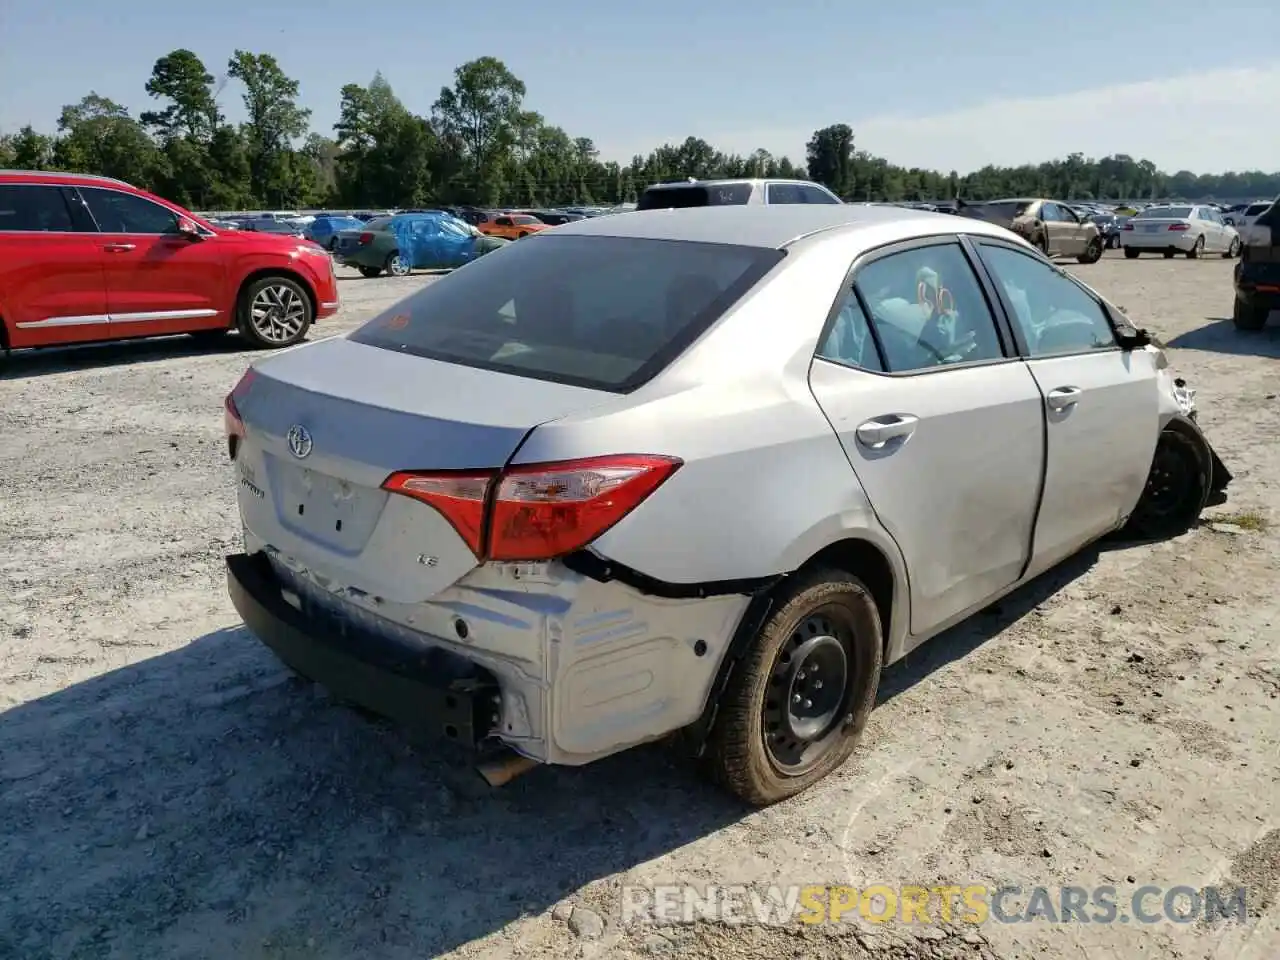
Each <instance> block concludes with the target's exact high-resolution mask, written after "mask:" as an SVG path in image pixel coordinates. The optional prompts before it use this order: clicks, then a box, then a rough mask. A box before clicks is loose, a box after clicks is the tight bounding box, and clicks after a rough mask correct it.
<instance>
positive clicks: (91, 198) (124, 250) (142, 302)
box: [77, 187, 232, 337]
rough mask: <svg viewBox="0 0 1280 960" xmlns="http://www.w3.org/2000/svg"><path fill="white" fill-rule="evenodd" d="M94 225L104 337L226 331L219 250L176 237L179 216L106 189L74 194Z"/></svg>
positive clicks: (227, 307)
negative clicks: (103, 294) (106, 321)
mask: <svg viewBox="0 0 1280 960" xmlns="http://www.w3.org/2000/svg"><path fill="white" fill-rule="evenodd" d="M77 190H78V192H79V194H80V196H81V197H82V198H83V200H84V205H85V207H86V208H87V209H88V211H89V212H90V213H91V214H92V215H93V219H94V220H95V221H96V222H97V224H98V230H99V232H98V234H97V240H98V242H99V245H100V249H101V250H102V266H103V270H104V271H105V273H106V279H107V310H108V312H109V313H110V314H111V336H113V337H142V336H147V337H153V336H162V335H166V334H174V333H185V332H187V331H191V330H204V329H212V328H222V327H229V326H230V325H231V320H232V317H231V309H232V304H231V297H230V295H229V293H228V291H227V290H226V265H225V260H226V246H225V242H224V241H222V240H220V239H219V237H218V236H217V234H214V233H210V232H208V231H204V230H201V238H200V239H191V238H189V237H188V236H187V235H185V234H183V233H181V232H179V230H178V223H179V221H180V219H181V215H180V214H178V213H177V212H176V211H174V210H171V209H170V208H169V207H166V206H162V205H161V204H159V203H156V202H155V201H154V200H148V199H147V198H146V197H141V196H138V195H137V194H134V193H126V192H124V191H123V190H115V189H112V188H110V187H78V188H77Z"/></svg>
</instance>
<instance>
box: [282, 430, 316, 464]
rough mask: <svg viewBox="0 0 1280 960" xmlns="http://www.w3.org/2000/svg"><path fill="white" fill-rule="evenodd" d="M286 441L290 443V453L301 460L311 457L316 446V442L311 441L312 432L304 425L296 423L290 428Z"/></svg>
mask: <svg viewBox="0 0 1280 960" xmlns="http://www.w3.org/2000/svg"><path fill="white" fill-rule="evenodd" d="M286 439H287V440H288V442H289V452H290V453H292V454H293V455H294V456H295V457H297V458H298V459H299V460H301V459H302V458H304V457H309V456H311V448H312V447H313V446H314V442H313V441H312V439H311V432H310V431H309V430H308V429H307V428H306V427H304V426H303V425H302V424H300V423H295V424H294V425H293V426H292V427H290V428H289V434H288V436H287V437H286Z"/></svg>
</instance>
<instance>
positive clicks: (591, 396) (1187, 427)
mask: <svg viewBox="0 0 1280 960" xmlns="http://www.w3.org/2000/svg"><path fill="white" fill-rule="evenodd" d="M1166 366H1167V365H1166V361H1165V356H1164V354H1163V352H1162V351H1161V350H1160V349H1159V348H1158V347H1157V346H1155V345H1154V344H1152V343H1151V341H1150V339H1149V338H1148V337H1147V336H1146V335H1145V334H1144V333H1143V332H1142V331H1139V330H1135V329H1133V328H1132V327H1131V326H1129V324H1128V323H1127V322H1126V320H1125V317H1124V315H1123V313H1121V312H1120V311H1119V310H1118V309H1117V308H1115V307H1113V306H1112V305H1111V304H1109V303H1107V302H1106V301H1105V300H1104V299H1103V298H1102V297H1100V296H1098V295H1097V294H1096V293H1095V292H1093V291H1092V290H1090V289H1089V288H1088V287H1086V286H1085V285H1083V284H1081V283H1080V282H1079V281H1077V280H1075V279H1074V278H1073V277H1071V276H1070V275H1069V274H1067V273H1066V272H1064V271H1063V270H1062V269H1060V268H1058V267H1057V266H1055V265H1053V264H1052V263H1050V262H1049V261H1048V260H1046V259H1045V258H1044V257H1043V256H1042V255H1041V254H1040V253H1039V252H1038V251H1036V250H1035V249H1034V248H1032V247H1031V246H1030V245H1028V244H1027V243H1026V242H1024V241H1023V240H1021V239H1019V238H1018V237H1016V236H1015V235H1014V234H1012V233H1010V232H1008V231H1007V230H1005V229H1003V228H1001V227H998V226H994V225H992V224H988V223H984V222H981V221H976V220H968V219H962V218H958V217H953V216H947V215H944V214H933V213H921V212H915V211H907V210H902V209H897V208H891V207H868V206H846V205H834V204H833V205H811V206H807V205H796V206H766V205H759V206H756V205H744V206H738V207H720V208H714V207H712V208H702V209H688V210H674V211H672V210H658V211H650V212H637V213H632V214H628V215H627V216H621V217H619V216H615V217H603V218H598V219H588V220H582V221H578V222H575V223H569V224H565V225H563V226H560V227H557V228H556V229H555V230H554V231H547V232H546V233H544V234H541V235H538V236H535V237H531V238H529V239H528V240H526V241H525V242H522V243H518V244H513V245H511V246H510V247H508V248H504V249H503V250H501V251H497V252H496V253H494V254H493V255H491V256H487V257H484V258H482V259H480V260H477V261H475V262H474V263H470V264H468V265H466V266H465V267H463V268H461V269H459V270H457V271H455V272H454V273H453V274H451V275H449V276H447V277H444V278H443V279H441V280H439V281H438V282H436V283H434V284H432V285H431V286H428V287H426V288H424V289H422V290H420V291H419V292H417V293H415V294H413V295H412V296H410V297H409V298H407V299H406V300H404V301H402V302H401V303H399V304H397V305H395V306H394V307H392V308H390V309H389V310H387V311H386V313H384V314H383V315H381V316H379V317H377V318H376V319H374V320H373V321H371V322H369V323H368V324H366V325H365V326H363V327H361V328H359V329H358V330H356V331H354V332H353V333H351V334H349V335H348V336H346V337H337V338H333V339H328V340H323V341H320V342H317V343H313V344H308V345H305V346H302V347H299V348H296V349H293V350H290V351H286V352H284V353H281V354H278V355H276V356H273V357H271V358H268V359H266V360H263V361H260V362H258V363H256V364H255V365H254V366H253V367H252V368H251V369H250V370H249V371H248V372H247V373H246V374H245V376H244V378H243V379H242V380H241V382H240V383H239V384H238V385H237V386H236V388H235V389H234V391H233V392H232V393H231V394H230V395H229V396H228V398H227V404H226V425H227V434H228V446H229V453H230V455H231V458H232V460H233V461H234V470H235V474H236V481H237V483H238V491H239V508H240V513H241V516H242V519H243V526H244V551H243V552H242V553H240V554H236V555H234V556H231V557H229V558H228V561H227V564H228V579H229V587H230V591H231V596H232V598H233V601H234V603H235V605H236V608H237V609H238V610H239V612H240V613H241V615H242V616H243V618H244V620H245V622H246V623H247V625H248V626H249V628H250V629H251V630H252V631H253V632H254V633H255V634H257V636H258V637H260V638H261V639H262V640H263V641H264V642H265V643H266V644H268V645H269V646H270V647H271V648H272V649H273V650H275V651H276V653H277V654H278V655H279V656H280V658H281V659H282V660H284V661H285V662H286V663H287V664H289V665H290V666H292V667H293V668H294V669H295V670H297V671H298V672H299V673H301V674H303V675H304V676H307V677H309V678H311V679H313V680H316V681H318V682H320V683H322V684H324V685H325V686H327V687H328V688H330V690H332V691H333V692H334V693H335V695H337V696H338V697H340V698H342V699H347V700H350V701H354V702H356V703H358V704H362V705H364V706H365V707H367V708H369V709H371V710H374V711H377V712H379V713H382V714H384V715H386V716H389V717H392V718H394V719H396V720H398V721H400V722H402V723H405V724H411V725H413V726H416V727H420V728H422V727H425V728H429V729H432V730H433V731H436V732H439V733H443V734H444V735H445V736H447V737H450V738H452V739H454V740H457V741H460V742H463V743H466V744H468V745H480V744H486V743H489V744H492V743H494V742H498V743H501V744H505V745H506V748H509V749H510V750H513V751H515V753H513V754H510V756H519V757H522V758H524V760H525V761H535V762H542V763H555V764H583V763H587V762H589V761H592V760H595V759H597V758H599V757H603V756H606V755H608V754H612V753H615V752H617V751H619V750H622V749H624V748H626V747H629V746H632V745H634V744H639V743H643V742H646V741H652V740H655V739H658V738H660V737H664V736H665V735H667V734H670V733H672V732H675V731H681V732H683V733H684V734H685V739H686V740H687V742H688V743H689V745H690V746H691V747H692V749H693V752H694V753H695V754H696V755H698V756H699V757H701V759H702V761H703V762H704V763H705V764H706V765H707V766H708V767H709V768H710V771H711V772H712V773H713V774H714V775H715V777H716V778H717V779H719V780H720V781H721V782H722V783H724V784H725V785H727V786H728V787H729V788H730V789H731V790H733V791H734V792H736V793H737V794H738V795H739V796H741V797H742V798H744V799H746V800H747V801H749V802H751V803H754V804H767V803H771V802H774V801H777V800H780V799H782V798H785V797H788V796H791V795H793V794H795V793H798V792H799V791H800V790H802V789H804V788H805V787H807V786H809V785H810V784H812V783H814V782H815V781H817V780H818V779H820V778H821V777H822V776H824V775H825V774H827V773H829V772H830V771H832V770H833V769H835V768H836V767H838V766H839V765H840V764H841V763H843V762H844V761H845V760H846V759H847V758H848V757H849V755H850V754H851V752H852V751H853V749H854V747H855V744H856V742H857V739H858V736H859V734H860V733H861V731H862V729H863V727H864V725H865V723H866V721H867V717H868V714H869V712H870V710H871V708H872V705H873V704H874V702H875V699H876V690H877V685H878V682H879V678H880V672H881V669H882V668H883V667H884V666H885V665H886V664H889V663H892V662H893V661H895V660H898V659H899V658H901V657H903V656H904V655H905V654H907V653H908V652H909V651H911V650H912V649H913V648H915V647H916V646H918V645H919V644H920V643H922V642H924V641H925V640H927V639H928V638H929V637H931V636H934V635H935V634H937V633H939V632H940V631H942V630H944V629H946V628H947V627H949V626H951V625H953V624H955V623H957V622H958V621H960V620H963V619H964V618H966V617H968V616H969V615H970V614H972V613H973V612H975V611H977V610H979V609H981V608H983V607H985V606H987V605H988V604H990V603H991V602H992V601H993V600H995V599H997V598H999V597H1000V596H1002V595H1003V594H1006V593H1008V592H1009V591H1011V590H1013V589H1014V588H1016V587H1017V586H1018V585H1020V584H1023V583H1025V582H1027V581H1028V580H1029V579H1031V578H1033V577H1035V576H1036V575H1038V574H1040V573H1042V572H1043V571H1045V570H1047V569H1048V568H1050V567H1052V566H1053V565H1055V564H1057V563H1058V562H1060V561H1061V560H1063V559H1064V558H1066V557H1068V556H1070V555H1071V554H1073V553H1075V552H1076V551H1078V550H1080V549H1081V548H1082V547H1084V546H1085V545H1086V544H1088V543H1089V542H1091V541H1093V540H1096V539H1097V538H1099V537H1102V536H1104V535H1106V534H1108V533H1111V532H1113V531H1117V530H1120V529H1122V528H1123V529H1126V530H1128V531H1130V532H1131V533H1133V534H1134V535H1138V536H1144V537H1160V536H1169V535H1172V534H1175V533H1178V532H1180V531H1182V530H1185V529H1187V528H1188V527H1189V526H1190V525H1191V524H1192V523H1193V522H1194V521H1195V519H1196V518H1197V516H1198V515H1199V513H1200V511H1201V509H1202V508H1203V507H1204V506H1205V504H1206V503H1208V502H1210V499H1211V498H1221V492H1222V490H1223V488H1224V487H1225V486H1226V484H1227V483H1228V481H1229V480H1230V479H1231V477H1230V474H1229V473H1228V472H1227V471H1226V469H1225V468H1224V467H1223V466H1222V464H1221V462H1220V461H1219V460H1218V458H1217V456H1216V455H1215V454H1214V452H1213V450H1212V449H1211V447H1210V445H1209V444H1208V442H1207V441H1206V440H1205V438H1204V436H1203V435H1202V434H1201V432H1200V430H1199V428H1198V427H1197V426H1196V422H1195V412H1194V396H1193V393H1192V392H1191V391H1190V390H1188V389H1187V388H1186V387H1185V385H1184V384H1182V382H1181V381H1177V380H1174V379H1173V378H1172V377H1171V375H1170V373H1169V371H1168V370H1167V368H1166Z"/></svg>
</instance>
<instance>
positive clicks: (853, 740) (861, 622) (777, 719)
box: [706, 569, 884, 807]
mask: <svg viewBox="0 0 1280 960" xmlns="http://www.w3.org/2000/svg"><path fill="white" fill-rule="evenodd" d="M750 642H751V646H750V648H749V649H748V650H747V651H746V653H745V654H744V655H743V657H742V660H741V661H740V662H739V663H738V664H737V666H736V667H735V669H734V672H733V674H732V676H731V677H730V678H729V683H728V685H727V687H726V689H725V691H724V693H723V694H722V696H721V699H720V702H719V705H718V707H719V709H718V711H717V714H716V720H715V724H714V726H713V727H712V729H711V732H710V735H709V737H708V740H707V753H706V762H707V764H708V767H709V772H710V774H711V775H712V777H713V778H714V779H716V780H717V781H718V782H719V783H720V784H721V785H723V786H724V787H726V788H727V789H728V790H730V791H731V792H732V793H734V794H736V795H737V796H738V797H739V798H740V799H742V800H745V801H746V802H747V803H749V804H751V805H753V806H757V807H762V806H768V805H769V804H772V803H777V802H778V801H779V800H785V799H787V798H788V797H793V796H795V795H796V794H798V793H800V792H801V791H803V790H805V789H807V788H808V787H810V786H812V785H813V784H815V783H817V782H818V781H819V780H821V779H822V778H823V777H825V776H826V775H827V774H829V773H831V772H832V771H833V770H835V769H836V768H837V767H839V766H840V765H841V764H843V763H844V762H845V761H846V760H848V759H849V756H850V754H852V753H853V751H854V748H855V747H856V746H857V744H858V740H859V738H860V737H861V735H862V730H863V728H864V727H865V726H866V722H867V717H868V716H870V714H871V709H872V707H873V706H874V705H875V699H876V690H877V688H878V687H879V683H880V667H881V664H882V661H883V650H884V641H883V637H882V635H881V627H880V614H879V611H878V610H877V608H876V604H875V600H874V599H873V598H872V596H871V592H870V591H869V590H868V589H867V588H866V586H865V585H864V584H863V583H862V581H861V580H859V579H858V578H856V577H854V576H851V575H850V574H848V573H845V572H843V571H840V570H831V569H826V570H814V571H813V572H811V573H809V574H808V575H806V576H801V577H799V578H797V581H796V582H795V584H794V585H792V586H791V587H790V588H789V589H787V590H786V592H785V593H783V594H782V595H781V596H780V597H779V598H778V603H777V605H776V606H775V608H774V613H773V614H772V616H770V617H769V619H768V620H767V621H766V622H765V623H764V625H763V626H762V627H761V628H760V631H759V632H758V633H757V634H756V636H755V637H754V638H752V640H751V641H750ZM824 666H825V670H822V671H821V672H820V669H819V668H821V667H824ZM823 678H830V679H829V680H828V683H829V684H830V686H829V687H827V688H825V689H824V688H823V683H822V680H823ZM815 703H816V706H815Z"/></svg>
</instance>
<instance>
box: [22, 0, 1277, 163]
mask: <svg viewBox="0 0 1280 960" xmlns="http://www.w3.org/2000/svg"><path fill="white" fill-rule="evenodd" d="M1277 36H1280V2H1277V0H1253V2H1247V0H1212V2H1208V3H1206V2H1203V0H1160V2H1156V0H1093V2H1087V3H1050V2H1047V0H1021V2H1019V0H967V2H964V3H958V4H949V3H944V2H942V0H933V2H928V0H899V2H893V0H890V2H885V3H877V4H869V3H865V2H859V0H843V2H835V0H830V2H824V0H791V2H789V3H765V2H763V0H732V2H730V0H693V2H688V0H686V2H681V3H677V2H674V0H646V2H643V3H634V2H626V0H617V2H610V0H542V2H536V0H485V2H458V0H444V2H439V3H415V2H404V0H394V2H389V3H377V2H371V0H358V2H353V0H345V2H339V0H214V2H193V0H167V2H157V0H122V2H118V3H108V2H106V0H0V131H12V130H14V129H16V128H17V127H19V126H21V125H22V124H24V123H32V124H34V125H35V126H36V127H38V128H41V129H44V130H47V131H52V128H53V126H54V124H55V122H56V117H57V114H58V111H59V109H60V107H61V106H62V105H63V104H65V103H71V102H74V101H76V100H78V99H79V98H80V97H81V96H83V95H84V94H85V93H87V92H89V91H90V90H95V91H97V92H98V93H99V94H102V95H104V96H107V97H110V98H111V99H113V100H117V101H120V102H122V103H124V104H125V105H126V106H128V107H129V108H130V109H132V110H133V111H134V113H135V114H136V113H137V112H139V111H141V110H143V109H145V108H146V107H147V100H148V98H147V96H146V93H145V91H144V89H143V85H144V84H145V82H146V79H147V76H148V75H149V74H150V71H151V66H152V64H153V63H154V62H155V60H156V58H157V57H159V56H161V55H163V54H165V53H167V52H168V51H170V50H173V49H175V48H177V47H188V48H190V49H192V50H194V51H195V52H196V53H197V54H199V55H200V57H201V58H203V59H204V61H205V63H206V65H207V66H208V67H209V69H210V72H212V73H215V74H220V73H223V72H224V71H225V69H226V61H227V58H228V57H229V55H230V54H231V52H232V50H234V49H235V48H237V47H240V48H244V49H248V50H251V51H254V52H268V53H272V54H274V55H275V56H276V57H277V58H278V59H279V60H280V62H281V64H282V65H283V67H284V69H285V71H286V72H287V73H288V74H289V75H290V76H292V77H294V78H295V79H297V80H299V81H300V82H301V85H302V101H303V104H304V106H307V107H310V108H311V109H312V110H313V111H314V112H313V116H312V126H313V129H316V130H319V131H322V132H324V133H326V134H328V133H331V127H332V124H333V121H334V119H335V118H336V115H337V109H338V91H339V89H340V88H341V87H342V85H343V84H344V83H348V82H353V81H354V82H357V83H367V82H368V81H369V79H370V78H371V77H372V76H373V73H374V71H375V70H379V69H380V70H381V71H382V72H383V75H384V76H386V78H387V79H388V81H390V83H391V85H392V87H393V88H394V89H395V91H396V93H397V94H398V95H399V96H400V98H401V99H402V100H403V101H404V102H405V104H406V105H407V106H408V107H410V108H411V109H413V110H416V111H418V112H421V113H426V112H428V111H429V110H430V107H431V103H432V101H433V100H434V99H435V98H436V96H437V94H438V93H439V91H440V87H441V86H442V85H444V84H447V83H449V82H450V80H451V74H452V71H453V68H454V67H455V66H457V65H458V64H459V63H462V62H463V61H465V60H468V59H471V58H474V57H477V56H482V55H485V54H491V55H493V56H497V57H499V58H501V59H502V60H504V61H505V62H506V63H507V65H508V66H509V67H510V68H511V69H512V71H514V73H515V74H516V75H517V76H518V77H520V78H521V79H522V80H523V81H524V82H525V84H526V85H527V86H528V97H527V100H526V105H527V107H528V108H530V109H534V110H537V111H539V112H541V113H542V114H543V115H544V116H545V117H546V118H547V119H548V120H549V121H551V122H553V123H556V124H559V125H561V126H563V127H565V128H566V129H567V130H568V131H569V133H570V135H572V136H589V137H591V138H593V139H594V140H595V142H596V144H597V146H598V147H599V149H600V151H601V154H602V156H603V157H604V158H605V159H616V160H623V161H625V160H627V159H629V158H630V157H631V155H632V154H633V153H644V152H648V150H649V149H651V148H652V147H654V146H656V145H658V144H659V143H661V142H663V141H665V140H671V141H678V140H683V139H684V138H685V137H686V136H689V135H695V136H700V137H702V138H704V139H706V140H708V141H710V142H711V143H712V144H713V145H714V146H716V147H718V148H720V149H724V150H732V151H739V152H747V151H750V150H752V149H754V148H756V147H764V148H765V149H767V150H769V151H771V152H773V153H776V154H786V155H789V156H790V157H791V158H792V159H794V160H801V159H803V155H804V144H805V141H806V140H807V139H808V137H809V134H810V133H811V132H812V131H813V130H814V129H815V128H817V127H821V126H825V125H827V124H829V123H836V122H845V123H848V124H849V125H850V126H851V127H852V128H853V130H854V133H855V137H856V142H857V145H858V147H859V148H862V149H867V150H870V151H871V152H873V153H877V154H880V155H882V156H885V157H888V158H889V159H891V160H893V161H894V162H897V163H901V164H907V165H919V166H926V167H932V168H936V169H940V170H944V171H945V170H950V169H957V170H959V171H960V172H967V171H968V170H971V169H973V168H975V167H977V166H981V165H982V164H985V163H999V164H1007V163H1019V162H1026V161H1039V160H1044V159H1049V158H1051V157H1054V156H1062V155H1065V154H1066V153H1068V152H1069V151H1071V150H1080V151H1082V152H1084V153H1085V154H1087V155H1091V156H1101V155H1104V154H1107V153H1118V152H1124V153H1130V154H1133V155H1135V156H1144V157H1147V158H1149V159H1151V160H1153V161H1155V162H1156V163H1157V164H1158V165H1159V166H1161V167H1162V168H1164V169H1166V170H1170V171H1172V170H1176V169H1178V168H1189V169H1192V170H1195V171H1196V172H1220V171H1223V170H1228V169H1235V170H1238V169H1259V168H1260V169H1265V170H1275V169H1280V122H1277V119H1276V118H1277V113H1276V105H1277V104H1278V103H1280V60H1277V58H1276V57H1275V55H1274V50H1275V44H1276V37H1277ZM220 102H222V104H223V106H224V109H225V110H226V111H227V112H228V114H229V115H230V116H231V117H233V118H238V117H240V116H241V115H242V111H241V109H240V103H239V90H238V89H237V88H236V86H235V84H234V83H232V84H231V85H229V86H228V87H227V88H226V90H225V91H224V93H223V94H222V97H221V98H220Z"/></svg>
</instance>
